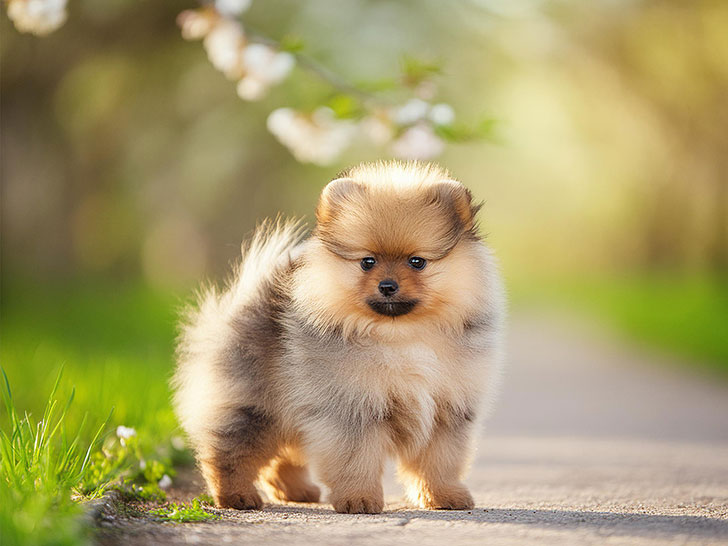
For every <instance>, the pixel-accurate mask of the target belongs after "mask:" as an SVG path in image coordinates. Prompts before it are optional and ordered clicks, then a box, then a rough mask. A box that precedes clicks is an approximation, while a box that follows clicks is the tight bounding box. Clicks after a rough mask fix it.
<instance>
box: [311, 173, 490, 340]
mask: <svg viewBox="0 0 728 546" xmlns="http://www.w3.org/2000/svg"><path fill="white" fill-rule="evenodd" d="M477 210H478V206H476V205H474V204H473V202H472V197H471V194H470V191H468V189H466V188H465V187H464V186H463V185H462V184H460V183H459V182H457V181H454V180H453V179H451V178H450V177H449V175H448V174H447V173H446V172H445V171H443V170H442V169H440V168H438V167H435V166H433V165H424V164H419V163H404V164H403V163H396V162H389V163H377V164H374V165H371V164H368V165H362V166H359V167H355V168H353V169H350V170H349V171H346V172H344V173H342V175H340V176H339V177H338V178H337V179H335V180H333V181H332V182H330V183H329V184H328V185H327V186H326V187H325V188H324V190H323V192H322V194H321V198H320V200H319V204H318V208H317V210H316V217H317V226H316V230H315V232H314V239H313V245H312V248H311V249H310V251H309V253H308V255H307V257H306V259H305V267H306V269H307V272H308V283H307V287H306V288H305V289H304V290H303V292H305V294H301V292H302V290H300V289H299V290H298V292H299V295H303V296H304V298H306V299H307V300H308V302H309V304H308V306H309V308H314V309H316V315H317V316H318V317H319V318H321V319H322V320H323V321H324V322H326V323H329V324H337V325H343V326H344V328H345V329H347V330H350V331H359V332H361V331H371V330H372V329H375V330H376V329H379V330H382V329H387V328H388V329H389V330H390V331H395V330H399V331H402V327H403V326H405V325H409V326H412V325H417V324H423V323H425V322H431V323H432V322H436V323H440V324H443V323H446V324H447V325H450V326H457V325H459V324H460V325H461V324H462V323H463V321H465V320H467V317H468V315H469V314H472V313H473V312H475V311H476V309H473V306H477V305H478V302H480V301H481V299H480V298H479V296H478V294H479V293H481V292H482V291H483V284H484V283H483V279H484V275H485V271H483V269H484V268H486V267H487V266H488V264H487V263H486V262H487V259H486V257H485V256H484V247H483V245H482V244H481V243H480V241H479V239H478V237H477V235H476V226H475V214H476V212H477ZM299 288H302V287H300V286H299Z"/></svg>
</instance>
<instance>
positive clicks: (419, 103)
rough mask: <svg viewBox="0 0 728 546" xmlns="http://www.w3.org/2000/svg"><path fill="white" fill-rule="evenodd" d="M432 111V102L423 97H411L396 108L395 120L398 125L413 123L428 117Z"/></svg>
mask: <svg viewBox="0 0 728 546" xmlns="http://www.w3.org/2000/svg"><path fill="white" fill-rule="evenodd" d="M429 111H430V103H428V102H425V101H423V100H422V99H410V100H409V101H407V102H406V103H405V104H404V105H403V106H400V107H399V108H397V109H395V111H394V115H393V118H394V121H395V122H396V123H397V124H398V125H412V124H413V123H415V122H418V121H420V120H421V119H424V118H425V117H427V113H428V112H429Z"/></svg>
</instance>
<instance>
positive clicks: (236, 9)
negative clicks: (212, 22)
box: [215, 0, 252, 17]
mask: <svg viewBox="0 0 728 546" xmlns="http://www.w3.org/2000/svg"><path fill="white" fill-rule="evenodd" d="M251 3H252V0H215V9H216V10H217V11H218V12H220V14H221V15H224V16H226V17H237V16H238V15H240V14H241V13H243V12H244V11H247V9H248V8H249V7H250V4H251Z"/></svg>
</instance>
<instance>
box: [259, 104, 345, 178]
mask: <svg viewBox="0 0 728 546" xmlns="http://www.w3.org/2000/svg"><path fill="white" fill-rule="evenodd" d="M268 130H270V132H271V133H273V135H275V137H276V138H277V139H278V140H279V141H280V142H281V143H282V144H283V145H284V146H286V147H287V148H288V149H289V150H290V151H291V153H293V155H294V157H295V158H296V159H297V160H298V161H301V162H304V163H315V164H317V165H328V164H330V163H331V162H332V161H334V160H335V159H336V158H337V157H338V156H339V155H340V154H341V152H342V151H343V150H344V148H346V147H347V146H348V145H349V144H350V143H351V140H352V138H353V137H354V134H355V133H356V130H357V125H356V124H355V123H353V122H351V121H346V120H339V119H336V117H335V116H334V113H333V112H332V111H331V110H330V109H329V108H319V109H317V110H316V111H315V112H314V113H313V114H312V115H311V116H306V115H304V114H301V113H300V112H296V111H295V110H292V109H291V108H278V109H277V110H274V111H273V112H271V114H270V115H269V116H268Z"/></svg>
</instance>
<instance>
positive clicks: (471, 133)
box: [435, 119, 498, 142]
mask: <svg viewBox="0 0 728 546" xmlns="http://www.w3.org/2000/svg"><path fill="white" fill-rule="evenodd" d="M497 123H498V121H497V120H495V119H484V120H482V121H480V122H478V123H476V124H474V125H472V124H468V123H464V122H458V121H456V122H455V123H452V124H450V125H436V126H435V133H436V134H437V135H438V136H439V137H440V138H442V139H444V140H448V141H450V142H468V141H472V140H482V139H490V140H494V139H495V128H496V126H497Z"/></svg>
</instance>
